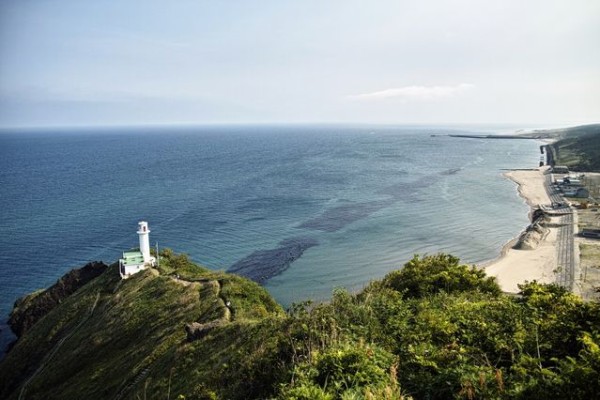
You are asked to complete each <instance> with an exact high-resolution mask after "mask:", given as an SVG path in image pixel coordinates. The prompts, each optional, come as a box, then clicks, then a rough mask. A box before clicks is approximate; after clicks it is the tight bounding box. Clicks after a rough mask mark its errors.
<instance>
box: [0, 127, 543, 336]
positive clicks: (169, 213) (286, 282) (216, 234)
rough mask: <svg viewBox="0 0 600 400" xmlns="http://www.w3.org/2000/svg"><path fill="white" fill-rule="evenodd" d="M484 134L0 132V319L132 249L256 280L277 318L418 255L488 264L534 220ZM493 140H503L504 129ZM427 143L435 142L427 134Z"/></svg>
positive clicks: (518, 161) (524, 150)
mask: <svg viewBox="0 0 600 400" xmlns="http://www.w3.org/2000/svg"><path fill="white" fill-rule="evenodd" d="M490 132H494V129H493V128H492V129H490V128H469V129H457V128H455V129H447V128H440V127H423V126H419V127H406V126H405V127H390V126H385V127H383V126H373V127H371V126H367V125H364V126H363V125H361V126H212V127H211V126H204V127H174V128H166V127H162V128H156V127H155V128H111V129H96V130H94V129H68V130H64V129H63V130H61V129H46V130H35V131H24V130H19V131H4V132H2V133H0V289H1V290H0V316H1V317H0V320H2V325H1V326H0V328H1V329H2V331H3V332H2V337H3V341H4V342H3V343H2V344H3V345H5V344H6V341H7V340H9V339H10V338H9V336H10V335H8V330H9V329H8V327H7V326H6V317H7V315H8V313H9V312H10V310H11V308H12V304H13V303H14V301H15V300H16V299H17V298H18V297H20V296H22V295H24V294H26V293H29V292H31V291H33V290H36V289H39V288H43V287H46V286H49V285H51V284H53V283H54V282H55V281H56V280H57V278H59V277H60V276H61V275H62V274H64V273H65V272H67V271H69V270H70V269H72V268H74V267H80V266H82V265H84V264H85V263H86V262H88V261H91V260H103V261H105V262H107V263H108V262H112V261H115V260H117V259H118V258H119V256H120V253H121V252H122V251H123V250H126V249H129V248H131V247H135V246H137V244H138V237H137V234H136V229H137V222H138V221H139V220H146V221H148V222H149V225H150V229H151V234H150V241H151V243H152V245H154V244H155V242H158V244H159V246H160V247H170V248H172V249H174V250H175V251H176V252H184V253H187V254H189V256H190V257H191V258H192V259H193V260H194V261H196V262H197V263H200V264H203V265H205V266H207V267H209V268H212V269H218V270H229V269H232V270H235V271H238V272H239V273H242V274H245V275H246V276H250V277H252V278H253V279H255V280H257V281H259V282H261V283H262V284H263V285H264V286H265V287H266V288H267V289H268V290H269V292H270V293H271V294H272V295H273V296H274V297H275V298H276V299H277V300H278V301H279V302H281V303H282V304H283V305H284V306H287V305H289V304H290V303H292V302H295V301H301V300H304V299H308V298H312V299H317V300H319V299H326V298H327V297H328V296H329V295H330V293H331V291H332V289H334V288H336V287H346V288H348V289H350V290H358V289H360V288H361V287H362V286H364V285H365V284H366V283H368V282H369V281H370V280H373V279H377V278H381V277H382V276H384V275H385V274H386V273H387V272H389V271H391V270H394V269H397V268H399V267H401V266H402V265H403V263H405V262H406V261H407V260H409V259H410V258H411V257H412V256H413V254H417V253H418V254H432V253H437V252H449V253H452V254H455V255H457V256H459V257H460V258H461V259H462V260H463V261H464V262H468V263H479V262H482V261H485V260H489V259H492V258H495V257H497V256H498V255H499V253H500V251H501V248H502V246H503V245H504V244H505V243H506V242H507V241H508V240H510V239H511V238H512V237H514V236H516V235H517V234H518V233H519V232H520V231H521V230H522V229H523V228H524V227H525V226H526V225H527V223H528V219H527V214H528V207H527V206H526V205H525V204H524V202H523V200H522V199H520V198H519V197H518V195H517V191H516V186H515V184H514V183H512V182H510V181H508V180H507V179H505V178H504V177H503V176H502V172H503V171H502V170H503V169H508V168H532V167H536V166H537V163H538V161H539V148H538V147H539V143H538V142H536V141H531V140H514V139H513V140H477V139H466V138H451V137H448V136H445V135H447V134H448V133H463V134H464V133H485V134H489V133H490ZM498 133H506V131H501V130H500V129H498ZM432 135H436V136H432Z"/></svg>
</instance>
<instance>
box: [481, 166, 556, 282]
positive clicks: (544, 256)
mask: <svg viewBox="0 0 600 400" xmlns="http://www.w3.org/2000/svg"><path fill="white" fill-rule="evenodd" d="M547 169H548V167H541V168H536V169H532V170H511V171H509V172H506V173H504V174H503V176H504V177H506V178H508V179H510V180H511V181H512V182H514V183H516V185H517V193H518V194H519V196H520V197H521V198H522V199H523V200H524V201H525V203H526V204H527V205H528V206H529V213H528V216H529V220H531V217H532V215H533V211H534V207H535V206H537V205H538V204H550V202H551V201H550V198H549V196H548V193H547V192H546V188H545V183H544V181H545V175H544V172H545V171H547ZM549 225H550V226H546V227H545V228H546V229H547V232H546V233H545V234H544V235H543V237H542V238H541V240H540V242H539V244H538V245H537V246H536V247H535V248H534V249H532V250H522V249H515V248H514V245H515V243H516V242H517V240H518V239H519V237H520V236H521V235H522V234H523V232H524V231H525V229H527V228H524V229H523V230H522V231H521V232H520V233H519V234H518V235H517V236H516V237H514V238H512V239H511V240H509V241H508V242H507V243H506V244H505V245H504V246H503V247H502V250H501V252H500V255H499V256H498V257H496V258H494V259H492V260H489V261H485V262H483V263H480V264H478V267H480V268H482V269H484V270H485V272H486V273H487V275H489V276H495V277H496V279H497V281H498V284H499V285H500V287H501V289H502V290H503V291H504V292H507V293H518V292H519V288H518V285H519V284H522V283H524V282H525V281H529V282H531V281H533V280H536V281H538V282H540V283H553V282H555V279H556V272H555V270H556V241H557V230H558V229H557V228H556V227H555V226H553V224H552V223H551V224H549Z"/></svg>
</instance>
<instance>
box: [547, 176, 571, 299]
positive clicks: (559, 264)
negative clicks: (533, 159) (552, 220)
mask: <svg viewBox="0 0 600 400" xmlns="http://www.w3.org/2000/svg"><path fill="white" fill-rule="evenodd" d="M546 191H547V192H548V196H549V197H550V200H551V201H552V202H553V203H562V202H564V199H563V198H562V195H561V194H560V192H559V191H558V190H557V189H555V188H554V187H553V186H552V175H551V174H548V175H547V177H546ZM559 224H560V227H559V228H558V236H557V239H556V254H557V257H556V269H557V271H558V274H557V277H556V283H558V284H559V285H560V286H562V287H564V288H565V289H568V290H570V291H573V289H574V288H575V238H574V235H573V214H572V213H570V214H566V215H563V216H561V217H560V222H559Z"/></svg>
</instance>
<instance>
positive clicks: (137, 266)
mask: <svg viewBox="0 0 600 400" xmlns="http://www.w3.org/2000/svg"><path fill="white" fill-rule="evenodd" d="M137 234H138V236H139V239H140V247H139V248H138V249H131V250H128V251H124V252H123V258H121V259H120V260H119V274H120V275H121V278H122V279H127V278H129V277H130V276H131V275H133V274H136V273H138V272H140V271H142V270H144V269H146V268H148V267H153V266H154V265H155V264H156V258H155V257H152V256H151V255H150V229H149V228H148V222H146V221H140V222H139V223H138V230H137Z"/></svg>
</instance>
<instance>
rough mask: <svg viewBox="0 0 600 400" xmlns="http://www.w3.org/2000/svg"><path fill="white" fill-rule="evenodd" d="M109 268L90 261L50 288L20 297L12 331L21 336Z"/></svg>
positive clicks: (16, 304) (10, 319)
mask: <svg viewBox="0 0 600 400" xmlns="http://www.w3.org/2000/svg"><path fill="white" fill-rule="evenodd" d="M107 268H108V265H106V264H104V263H103V262H99V261H93V262H90V263H88V264H86V265H85V266H83V267H82V268H78V269H73V270H71V271H69V272H68V273H66V274H65V275H63V276H62V277H61V278H60V279H59V280H58V281H56V283H55V284H54V285H52V286H50V287H49V288H48V289H45V290H42V291H38V292H35V293H31V294H28V295H27V296H24V297H22V298H20V299H18V300H17V301H16V302H15V305H14V308H13V310H12V312H11V313H10V318H9V319H8V324H9V325H10V327H11V329H12V331H13V332H14V333H15V334H16V335H17V336H18V337H20V336H21V335H23V334H24V333H25V332H27V331H28V330H29V329H30V328H31V327H32V326H33V325H35V323H36V322H38V321H39V320H40V319H41V318H42V317H44V316H45V315H46V314H48V313H49V312H50V311H52V310H53V309H54V308H55V307H56V306H58V305H59V304H60V303H61V302H62V301H63V300H64V299H66V298H67V297H69V296H70V295H71V294H73V293H74V292H75V291H77V290H78V289H79V288H81V287H82V286H83V285H85V284H86V283H88V282H89V281H91V280H92V279H94V278H96V277H97V276H99V275H100V274H102V273H103V272H104V271H106V269H107Z"/></svg>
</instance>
